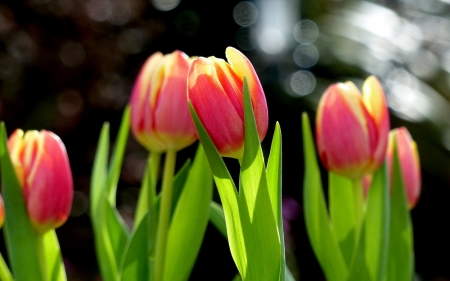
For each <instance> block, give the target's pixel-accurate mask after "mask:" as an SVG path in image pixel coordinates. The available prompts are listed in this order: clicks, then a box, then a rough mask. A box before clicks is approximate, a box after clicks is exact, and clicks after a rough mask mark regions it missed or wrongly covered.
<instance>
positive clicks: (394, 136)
mask: <svg viewBox="0 0 450 281" xmlns="http://www.w3.org/2000/svg"><path fill="white" fill-rule="evenodd" d="M394 143H395V147H396V149H397V154H398V160H399V164H400V170H401V174H402V179H403V185H404V186H405V189H406V197H407V199H408V207H409V209H412V208H414V207H415V206H416V204H417V201H418V200H419V197H420V185H421V184H420V181H421V174H420V160H419V153H418V151H417V145H416V142H415V141H414V140H413V139H412V138H411V135H410V134H409V132H408V130H407V129H406V128H405V127H401V128H397V129H394V130H392V131H391V132H390V133H389V145H388V149H387V163H388V169H389V178H390V180H389V182H392V170H393V167H392V160H393V153H394Z"/></svg>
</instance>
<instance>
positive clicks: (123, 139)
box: [108, 105, 130, 206]
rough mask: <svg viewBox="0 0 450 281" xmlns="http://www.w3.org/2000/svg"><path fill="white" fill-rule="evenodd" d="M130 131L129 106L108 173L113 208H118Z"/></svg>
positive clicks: (124, 115) (123, 117)
mask: <svg viewBox="0 0 450 281" xmlns="http://www.w3.org/2000/svg"><path fill="white" fill-rule="evenodd" d="M129 131H130V106H129V105H128V106H127V107H126V108H125V110H124V112H123V116H122V123H121V124H120V129H119V133H118V134H117V138H116V145H115V147H114V151H113V153H112V156H111V163H110V166H109V173H108V194H109V202H110V203H111V205H112V206H116V192H117V183H118V182H119V178H120V170H121V168H122V161H123V155H124V153H125V148H126V145H127V140H128V132H129Z"/></svg>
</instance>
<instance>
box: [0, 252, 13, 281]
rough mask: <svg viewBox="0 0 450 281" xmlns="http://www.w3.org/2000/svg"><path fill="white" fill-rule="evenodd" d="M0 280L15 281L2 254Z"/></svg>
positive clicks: (0, 256)
mask: <svg viewBox="0 0 450 281" xmlns="http://www.w3.org/2000/svg"><path fill="white" fill-rule="evenodd" d="M0 280H2V281H14V278H13V276H12V274H11V271H10V270H9V268H8V265H7V264H6V262H5V259H4V258H3V256H2V254H1V253H0Z"/></svg>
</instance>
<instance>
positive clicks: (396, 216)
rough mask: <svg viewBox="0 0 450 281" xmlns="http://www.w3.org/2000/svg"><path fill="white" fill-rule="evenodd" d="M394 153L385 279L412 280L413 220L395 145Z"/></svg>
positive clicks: (387, 280) (390, 280) (391, 280)
mask: <svg viewBox="0 0 450 281" xmlns="http://www.w3.org/2000/svg"><path fill="white" fill-rule="evenodd" d="M393 155H394V157H393V171H392V194H391V225H390V232H389V234H390V240H389V254H388V261H387V273H386V279H385V280H386V281H394V280H395V281H410V280H412V278H413V273H414V248H413V232H412V222H411V216H410V213H409V210H408V202H407V199H406V192H405V187H404V184H403V179H402V174H401V170H400V163H399V160H398V154H397V148H396V147H395V145H394V153H393Z"/></svg>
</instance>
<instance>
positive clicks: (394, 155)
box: [0, 47, 420, 281]
mask: <svg viewBox="0 0 450 281" xmlns="http://www.w3.org/2000/svg"><path fill="white" fill-rule="evenodd" d="M226 57H227V60H228V62H227V61H225V60H223V59H219V58H215V57H209V58H205V57H188V56H187V55H186V54H184V53H183V52H181V51H174V52H173V53H171V54H167V55H163V54H161V53H159V52H158V53H155V54H153V55H152V56H150V57H149V58H148V60H147V61H146V62H145V63H144V65H143V67H142V70H141V71H140V73H139V76H138V77H137V80H136V82H135V85H134V88H133V90H132V94H131V99H130V103H129V106H127V108H126V109H125V110H124V114H123V118H122V123H121V127H120V129H119V133H118V135H117V137H116V139H115V146H114V148H113V149H112V153H111V155H110V149H109V144H110V136H109V125H108V123H105V124H104V126H103V128H102V130H101V133H100V139H99V142H98V148H97V153H96V157H95V161H94V166H93V170H92V178H91V195H90V215H91V220H92V225H93V229H94V236H95V247H96V253H97V260H98V263H99V268H100V272H101V275H102V278H103V280H105V281H119V280H123V281H130V280H146V281H147V280H153V281H163V280H164V281H177V280H188V279H189V275H190V272H191V270H192V268H193V265H194V264H195V260H196V258H197V255H198V252H199V249H200V246H201V243H202V240H203V237H204V234H205V230H206V226H207V223H208V222H209V221H210V222H211V223H213V225H214V226H215V227H216V228H217V229H218V230H219V231H220V232H221V233H222V234H223V236H224V238H225V239H227V240H228V243H229V247H230V251H231V255H232V257H233V260H234V262H235V264H236V267H237V269H238V273H237V275H236V278H235V280H249V281H256V280H257V281H261V280H267V281H273V280H280V281H281V280H282V281H284V280H294V278H293V276H292V275H291V273H290V271H289V269H288V268H287V266H286V261H285V248H284V247H285V245H284V234H283V217H282V215H283V214H282V211H281V210H282V206H281V202H282V201H281V195H282V191H281V187H282V179H281V174H282V147H281V144H282V138H281V129H280V125H279V124H278V123H277V124H276V128H275V130H274V135H273V138H272V143H271V149H270V155H269V156H268V157H264V156H263V153H262V150H261V146H260V143H261V141H262V140H263V139H264V137H265V135H266V132H267V129H268V128H267V127H268V110H267V104H266V99H265V95H264V92H263V89H262V86H261V83H260V81H259V79H258V77H257V74H256V72H255V70H254V68H253V66H252V64H251V63H250V61H249V60H248V59H247V58H246V57H245V56H244V55H243V54H242V53H241V52H239V51H238V50H236V49H234V48H231V47H229V48H227V49H226ZM362 92H363V94H362V95H361V93H360V92H359V90H358V89H357V87H356V86H355V85H354V84H353V83H351V82H346V83H337V84H333V85H331V86H330V87H329V88H328V89H327V90H326V92H325V93H324V95H323V96H322V99H321V101H320V103H319V106H318V110H317V118H316V143H317V146H318V155H319V158H320V160H321V161H322V164H323V165H324V167H325V168H326V169H327V170H328V171H329V177H328V184H329V189H328V190H329V196H328V202H326V200H325V196H324V194H323V188H322V183H321V176H320V170H319V165H318V161H317V157H316V150H315V147H314V141H313V137H312V133H311V129H310V124H309V120H308V116H307V115H306V114H303V116H302V126H303V144H304V151H305V179H304V185H303V189H304V209H305V221H306V227H307V231H308V235H309V238H310V241H311V245H312V247H313V250H314V252H315V254H316V256H317V259H318V261H319V263H320V265H321V267H322V269H323V271H324V273H325V275H326V278H327V280H330V281H332V280H380V281H381V280H385V281H390V280H392V281H394V280H395V281H403V280H405V281H411V280H412V278H413V274H414V256H413V254H414V253H413V239H412V224H411V219H410V215H409V210H410V209H412V208H413V207H414V206H415V205H416V203H417V201H418V198H419V195H420V165H419V158H418V153H417V148H416V145H415V142H414V141H413V140H412V139H411V136H410V134H409V132H408V131H407V129H406V128H398V129H394V130H392V131H389V130H390V122H389V113H388V108H387V105H386V100H385V96H384V92H383V89H382V87H381V84H380V83H379V81H378V80H377V79H376V78H375V77H373V76H370V77H369V78H367V80H366V81H365V83H364V85H363V90H362ZM299 117H300V116H299ZM130 130H131V132H132V133H133V135H134V137H135V138H136V139H137V140H138V142H139V143H140V144H142V145H143V146H144V147H145V148H146V149H147V150H148V152H149V157H148V162H147V167H146V170H145V173H144V175H143V180H142V186H141V189H140V194H139V200H138V203H137V206H136V212H135V218H134V224H133V226H132V228H131V229H130V228H129V227H127V226H126V225H125V223H124V221H123V219H122V217H121V216H120V214H119V212H118V211H117V208H116V191H117V184H118V181H119V177H120V170H121V166H122V160H123V157H124V154H125V146H126V143H127V138H128V134H129V131H130ZM197 139H199V140H200V142H199V144H198V149H197V152H196V154H195V157H194V158H193V160H192V161H191V160H188V161H187V162H186V163H185V164H184V165H183V166H182V167H181V168H180V170H179V171H175V167H176V165H175V164H176V163H175V162H176V158H177V157H176V153H177V151H179V150H181V149H184V148H186V147H187V146H190V145H192V144H193V143H194V142H195V141H196V140H197ZM163 154H164V155H165V157H164V161H163V167H162V178H161V180H159V178H158V175H159V174H160V166H161V162H162V155H163ZM222 157H230V158H235V159H237V160H238V162H239V165H240V174H239V183H238V188H237V187H236V185H235V183H234V181H233V179H232V177H231V176H230V173H229V172H228V169H227V167H226V165H225V163H224V161H223V158H222ZM109 159H110V160H109ZM265 159H268V160H267V163H265ZM0 167H1V172H2V185H3V198H4V204H5V205H4V208H3V204H1V205H0V207H1V208H0V222H2V223H3V221H5V226H4V232H5V237H6V245H7V251H8V264H9V267H8V265H7V263H6V262H5V260H4V259H3V258H2V259H0V279H1V280H3V281H10V280H17V281H20V280H24V281H25V280H26V281H29V280H36V281H63V280H67V277H66V273H65V269H64V264H63V263H62V258H61V252H60V249H59V245H58V239H57V237H56V234H55V230H54V229H55V228H57V227H59V226H61V225H62V224H63V223H64V222H65V221H66V220H67V218H68V215H69V213H70V209H71V203H72V197H73V183H72V175H71V170H70V166H69V161H68V157H67V153H66V150H65V148H64V145H63V143H62V142H61V140H60V139H59V138H58V137H57V136H56V135H55V134H53V133H51V132H49V131H45V130H44V131H41V132H38V131H28V132H26V133H24V132H23V131H22V130H16V131H15V132H14V133H13V134H12V135H11V136H10V138H9V140H7V137H6V130H5V127H4V124H2V127H1V131H0ZM213 182H215V186H216V188H217V190H218V192H219V195H220V200H221V204H218V203H215V202H214V201H213V200H212V193H213ZM159 184H160V186H159ZM291 184H292V183H291ZM296 184H298V186H299V188H300V186H301V184H300V183H296ZM158 191H159V192H158ZM0 203H3V201H0ZM9 268H11V269H12V270H10V269H9Z"/></svg>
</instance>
